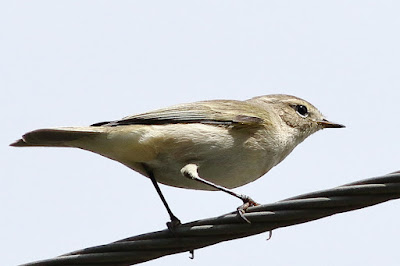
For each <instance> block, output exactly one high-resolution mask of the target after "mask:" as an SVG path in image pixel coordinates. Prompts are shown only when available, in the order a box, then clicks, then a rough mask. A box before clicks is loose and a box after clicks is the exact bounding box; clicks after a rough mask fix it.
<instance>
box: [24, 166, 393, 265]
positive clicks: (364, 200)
mask: <svg viewBox="0 0 400 266" xmlns="http://www.w3.org/2000/svg"><path fill="white" fill-rule="evenodd" d="M398 198H400V172H395V173H391V174H388V175H385V176H380V177H375V178H370V179H366V180H362V181H357V182H354V183H350V184H347V185H343V186H339V187H336V188H332V189H328V190H321V191H316V192H312V193H308V194H303V195H300V196H297V197H293V198H289V199H285V200H282V201H279V202H276V203H271V204H265V205H259V206H255V207H250V208H249V209H247V211H246V213H245V214H244V216H245V217H246V218H247V219H248V220H249V221H251V224H249V223H247V222H245V221H244V220H243V219H242V218H241V217H240V216H239V215H238V214H237V213H236V212H232V213H228V214H225V215H222V216H219V217H214V218H208V219H203V220H198V221H194V222H190V223H186V224H182V225H180V226H178V227H176V228H174V229H173V231H170V230H168V229H165V230H162V231H156V232H151V233H147V234H142V235H138V236H134V237H130V238H126V239H123V240H119V241H116V242H113V243H110V244H106V245H101V246H95V247H90V248H86V249H82V250H78V251H74V252H71V253H68V254H64V255H61V256H59V257H56V258H53V259H47V260H42V261H37V262H32V263H28V264H24V265H23V266H38V265H40V266H53V265H57V266H60V265H63V266H65V265H85V266H89V265H108V266H110V265H113V266H126V265H133V264H137V263H141V262H145V261H148V260H153V259H156V258H159V257H162V256H166V255H171V254H175V253H180V252H187V251H189V252H191V253H192V256H193V251H194V250H195V249H199V248H202V247H206V246H209V245H213V244H216V243H219V242H222V241H227V240H232V239H237V238H242V237H246V236H251V235H255V234H259V233H262V232H267V231H270V232H271V231H272V230H274V229H276V228H280V227H286V226H290V225H296V224H300V223H305V222H308V221H313V220H317V219H320V218H323V217H327V216H330V215H333V214H336V213H342V212H347V211H352V210H356V209H361V208H365V207H368V206H372V205H375V204H379V203H382V202H385V201H388V200H392V199H398Z"/></svg>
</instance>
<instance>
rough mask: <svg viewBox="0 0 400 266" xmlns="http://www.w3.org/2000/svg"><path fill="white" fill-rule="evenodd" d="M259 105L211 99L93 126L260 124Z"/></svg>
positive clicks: (261, 120)
mask: <svg viewBox="0 0 400 266" xmlns="http://www.w3.org/2000/svg"><path fill="white" fill-rule="evenodd" d="M257 109H258V108H257V107H256V106H254V105H251V104H249V103H247V102H244V101H234V100H213V101H203V102H196V103H188V104H180V105H175V106H172V107H168V108H163V109H159V110H155V111H151V112H147V113H143V114H137V115H132V116H127V117H124V118H123V119H121V120H116V121H108V122H100V123H96V124H93V125H92V126H110V127H113V126H124V125H163V124H178V123H186V124H187V123H202V124H216V125H249V126H259V125H261V124H262V123H263V122H264V120H263V119H262V118H260V117H259V116H258V114H257V111H260V110H257Z"/></svg>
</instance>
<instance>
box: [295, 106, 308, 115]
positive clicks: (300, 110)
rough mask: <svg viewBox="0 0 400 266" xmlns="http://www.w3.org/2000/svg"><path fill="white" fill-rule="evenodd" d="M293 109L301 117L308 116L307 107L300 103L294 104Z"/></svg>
mask: <svg viewBox="0 0 400 266" xmlns="http://www.w3.org/2000/svg"><path fill="white" fill-rule="evenodd" d="M295 110H296V112H297V113H298V114H299V115H300V116H301V117H307V116H308V110H307V107H305V106H304V105H301V104H298V105H296V107H295Z"/></svg>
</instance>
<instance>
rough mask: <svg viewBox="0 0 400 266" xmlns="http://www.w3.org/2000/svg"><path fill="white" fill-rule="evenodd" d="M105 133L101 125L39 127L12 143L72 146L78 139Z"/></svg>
mask: <svg viewBox="0 0 400 266" xmlns="http://www.w3.org/2000/svg"><path fill="white" fill-rule="evenodd" d="M102 133H104V130H103V129H102V128H101V127H65V128H52V129H38V130H34V131H31V132H28V133H26V134H24V135H23V136H22V138H21V139H19V140H17V141H16V142H14V143H12V144H10V146H13V147H30V146H45V147H71V146H75V145H74V144H73V143H75V142H76V141H79V142H80V140H82V139H85V138H88V139H90V138H93V137H96V136H98V135H100V134H102Z"/></svg>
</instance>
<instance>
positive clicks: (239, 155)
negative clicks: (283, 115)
mask: <svg viewBox="0 0 400 266" xmlns="http://www.w3.org/2000/svg"><path fill="white" fill-rule="evenodd" d="M265 158H268V157H264V156H261V155H260V154H257V152H245V151H243V150H241V151H238V152H235V153H231V152H228V153H226V152H220V153H218V152H214V153H213V154H210V155H209V156H208V157H207V158H204V159H201V160H199V159H193V160H168V159H167V160H160V161H155V162H153V163H151V164H150V165H151V168H152V169H153V173H154V175H155V177H156V179H157V181H158V182H160V183H162V184H165V185H169V186H174V187H180V188H189V189H199V190H214V189H213V188H212V187H210V186H207V185H204V184H202V183H200V182H197V181H194V180H191V179H189V178H187V177H184V176H183V175H182V174H181V171H180V170H181V169H182V167H184V166H185V165H187V164H188V163H194V164H196V165H198V166H199V168H198V173H199V176H200V177H201V178H203V179H206V180H208V181H210V182H212V183H214V184H217V185H220V186H224V187H226V188H235V187H239V186H243V185H245V184H247V183H250V182H252V181H254V180H256V179H258V178H259V177H261V176H262V175H264V174H265V173H266V172H268V171H269V170H270V169H271V168H272V167H273V166H274V163H273V162H268V161H265Z"/></svg>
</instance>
